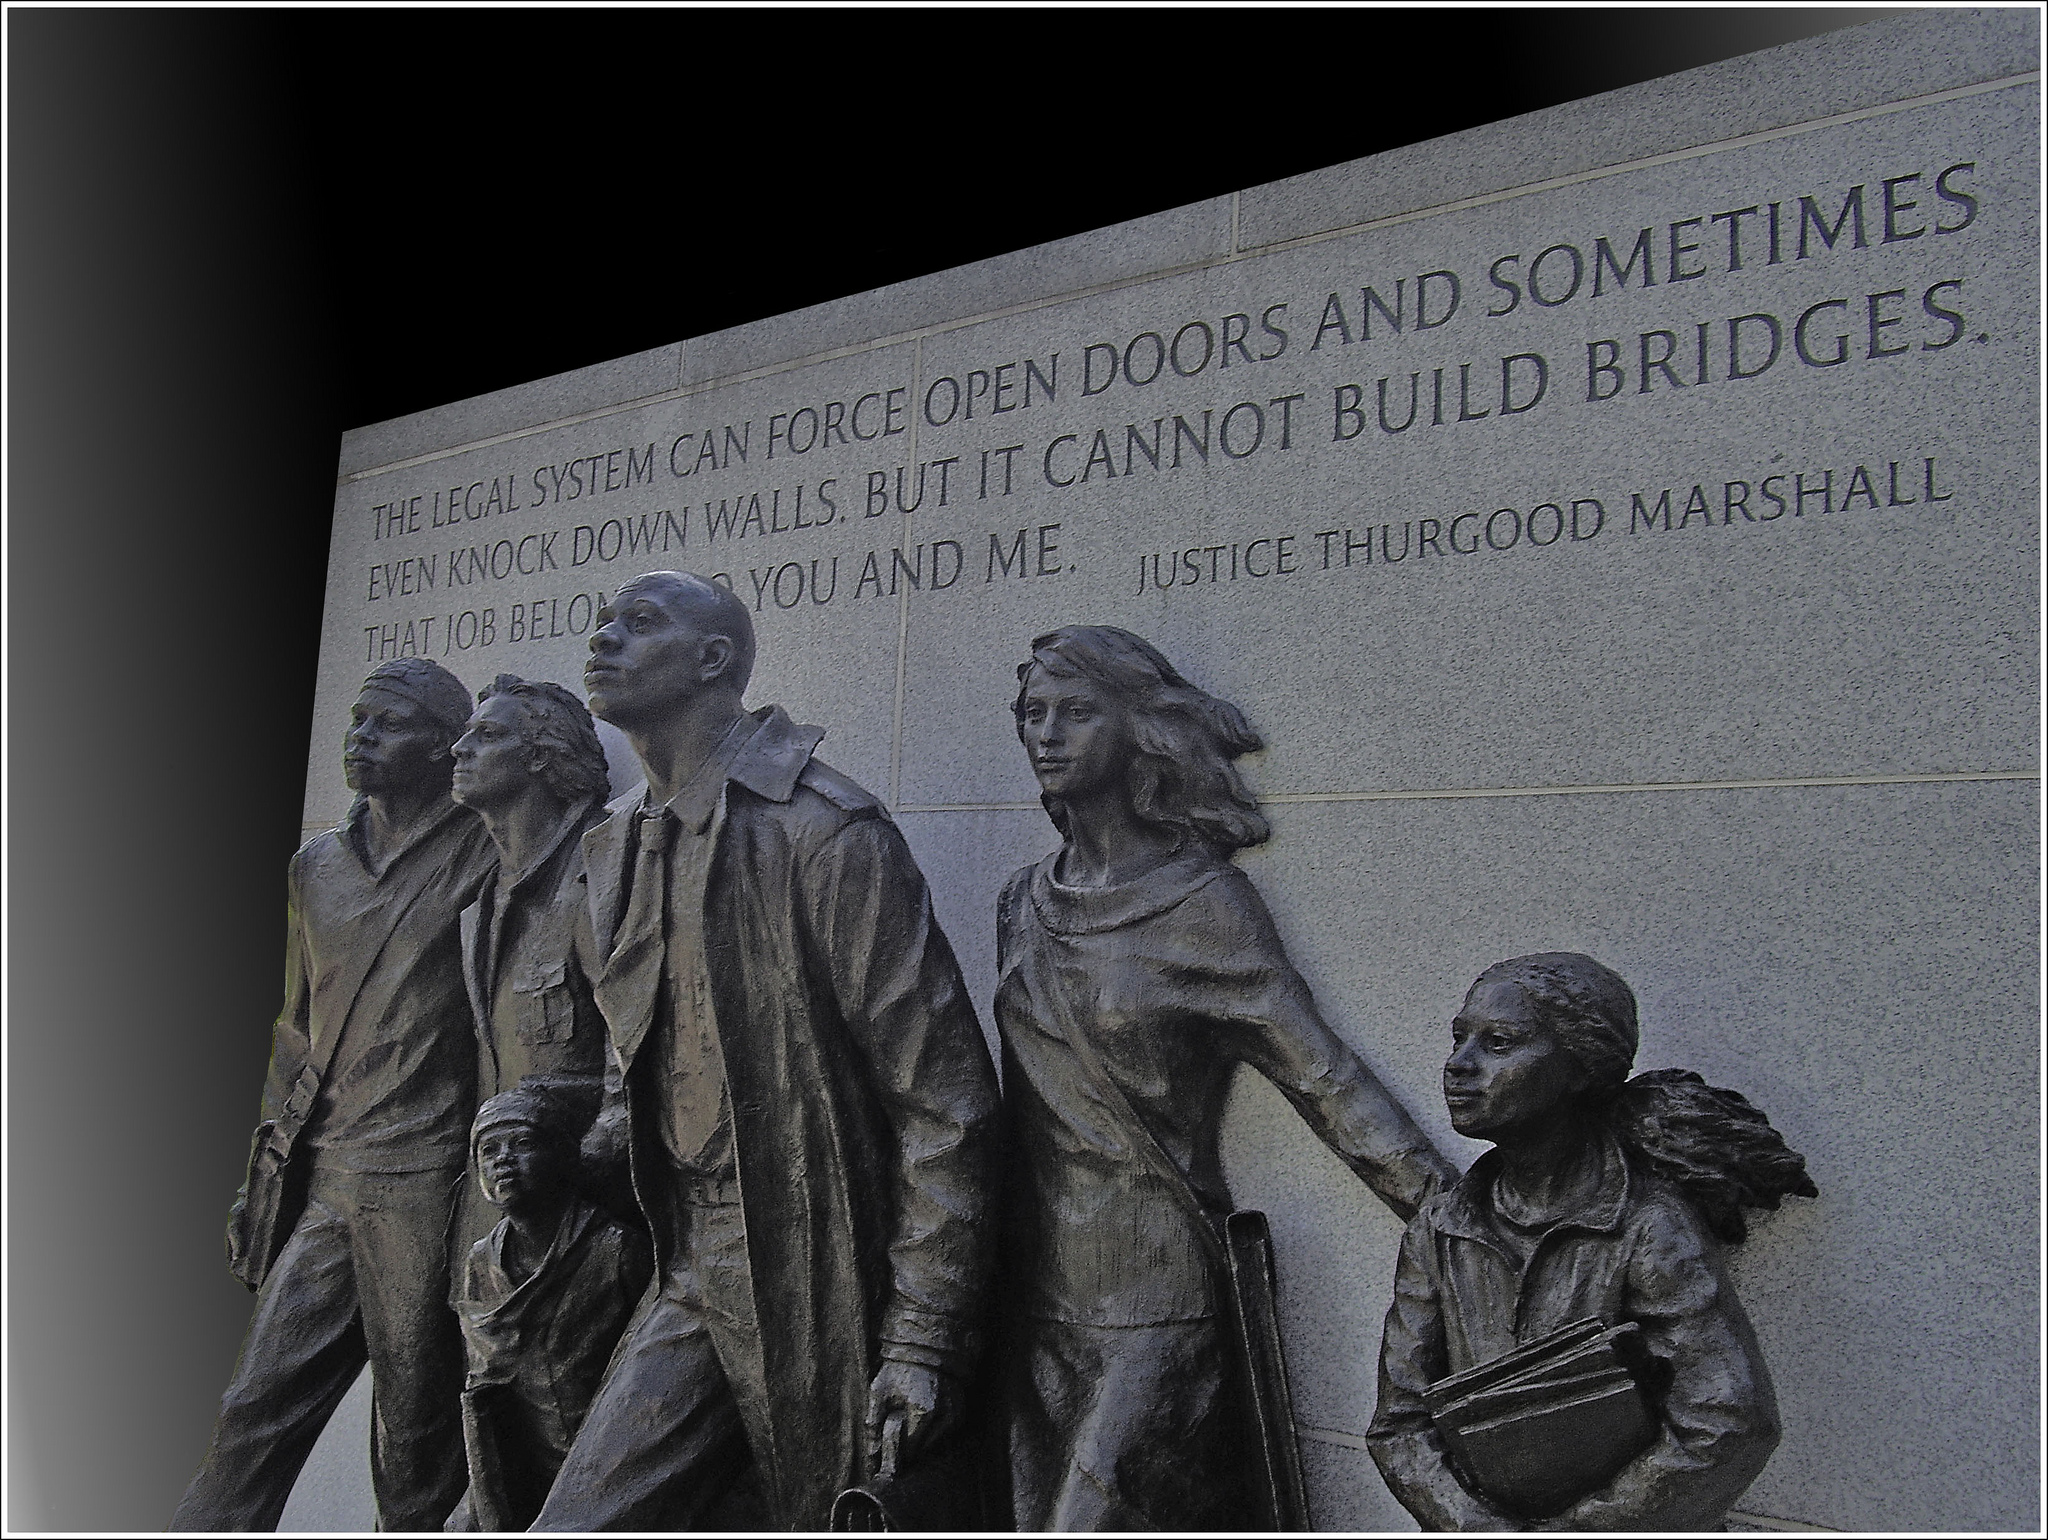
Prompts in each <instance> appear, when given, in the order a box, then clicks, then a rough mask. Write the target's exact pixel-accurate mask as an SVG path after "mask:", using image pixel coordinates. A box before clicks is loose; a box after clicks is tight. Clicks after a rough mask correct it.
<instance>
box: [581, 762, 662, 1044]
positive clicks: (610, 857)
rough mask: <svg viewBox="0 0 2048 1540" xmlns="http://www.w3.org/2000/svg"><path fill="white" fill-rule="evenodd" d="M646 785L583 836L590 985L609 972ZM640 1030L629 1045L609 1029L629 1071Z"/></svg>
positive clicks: (619, 802) (615, 805) (629, 794)
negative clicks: (591, 949) (593, 958)
mask: <svg viewBox="0 0 2048 1540" xmlns="http://www.w3.org/2000/svg"><path fill="white" fill-rule="evenodd" d="M646 797H647V783H646V782H644V781H643V782H641V783H640V784H639V785H638V786H635V787H634V788H633V789H632V790H631V791H629V792H627V793H626V794H625V795H624V796H622V797H619V798H617V799H616V800H614V801H613V802H612V803H611V804H610V805H609V806H608V808H607V809H606V811H607V812H608V813H609V814H610V816H609V817H607V818H606V819H605V821H604V822H603V823H601V824H598V825H597V826H596V827H595V828H592V829H590V830H588V831H586V832H585V834H584V836H583V867H584V872H585V874H586V876H587V878H588V880H589V885H590V886H589V893H590V933H591V936H592V938H593V939H594V940H595V942H596V944H597V959H598V968H597V974H596V977H595V978H593V979H592V980H591V982H592V983H593V984H596V983H598V982H600V981H601V980H602V979H603V977H604V975H605V973H606V972H607V971H608V970H609V967H610V963H611V957H612V951H613V944H614V943H615V942H616V940H617V939H618V928H619V919H620V917H621V915H623V913H624V912H625V903H624V892H623V890H624V886H625V875H626V857H627V850H626V846H627V833H628V830H629V829H630V828H631V826H632V822H633V811H634V809H635V808H637V807H639V806H640V804H641V803H642V802H643V801H645V800H646ZM637 1025H639V1026H640V1028H641V1030H640V1033H639V1034H638V1035H635V1036H634V1037H633V1038H632V1040H631V1041H630V1042H628V1041H625V1040H624V1039H622V1038H621V1037H620V1035H619V1032H618V1030H617V1029H616V1028H614V1029H613V1030H612V1042H613V1045H614V1046H615V1047H616V1048H617V1049H618V1051H619V1058H620V1061H621V1062H622V1064H623V1065H624V1066H625V1067H626V1068H628V1069H630V1068H631V1067H632V1064H633V1056H634V1055H635V1054H636V1053H638V1052H639V1051H640V1041H641V1038H642V1037H644V1036H645V1025H646V1024H645V1023H639V1024H637Z"/></svg>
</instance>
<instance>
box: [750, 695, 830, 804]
mask: <svg viewBox="0 0 2048 1540" xmlns="http://www.w3.org/2000/svg"><path fill="white" fill-rule="evenodd" d="M751 714H752V716H753V718H754V720H755V721H756V722H759V723H760V724H761V725H760V728H759V730H758V731H756V732H755V734H754V735H753V736H752V737H751V738H749V739H748V740H747V741H746V745H745V747H743V748H742V749H741V750H740V751H739V755H738V757H737V758H735V759H734V760H733V762H732V768H731V769H730V770H728V771H727V772H726V779H727V780H729V781H737V782H738V783H739V784H740V785H742V786H744V787H746V788H747V790H748V791H751V792H753V793H754V795H756V796H758V797H766V798H767V799H768V800H769V801H770V802H787V801H788V800H789V799H790V798H791V797H793V796H795V795H796V783H797V780H798V779H799V778H800V777H801V776H802V775H803V773H804V766H805V765H808V764H809V763H810V762H811V755H812V754H813V753H814V752H815V751H816V750H817V747H818V742H819V740H820V739H822V738H823V737H824V736H825V729H824V728H822V727H803V726H800V725H798V724H797V723H795V722H792V721H791V720H790V718H789V713H788V712H786V711H784V710H783V709H782V708H781V707H780V706H763V707H762V708H761V709H760V710H759V711H756V712H753V713H751Z"/></svg>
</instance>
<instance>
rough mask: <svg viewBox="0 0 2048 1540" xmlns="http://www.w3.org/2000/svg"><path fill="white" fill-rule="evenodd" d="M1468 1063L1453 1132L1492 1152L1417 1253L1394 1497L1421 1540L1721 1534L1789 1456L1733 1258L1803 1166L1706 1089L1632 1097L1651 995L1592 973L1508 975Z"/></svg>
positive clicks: (1377, 1419)
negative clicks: (1772, 1464)
mask: <svg viewBox="0 0 2048 1540" xmlns="http://www.w3.org/2000/svg"><path fill="white" fill-rule="evenodd" d="M1451 1038H1452V1045H1453V1046H1452V1050H1451V1056H1450V1059H1449V1061H1448V1062H1447V1063H1446V1064H1445V1065H1444V1100H1445V1102H1446V1103H1448V1105H1449V1107H1450V1113H1451V1124H1452V1126H1453V1127H1454V1128H1456V1129H1457V1130H1458V1132H1459V1133H1461V1134H1464V1135H1465V1136H1467V1137H1468V1138H1472V1139H1485V1140H1490V1141H1491V1142H1492V1143H1493V1146H1494V1148H1493V1149H1492V1150H1490V1151H1488V1152H1487V1153H1486V1154H1484V1155H1482V1156H1480V1157H1479V1159H1478V1160H1477V1161H1475V1162H1474V1163H1473V1165H1472V1169H1471V1170H1470V1171H1468V1172H1467V1173H1466V1174H1465V1177H1464V1179H1463V1180H1462V1181H1460V1182H1459V1183H1458V1184H1457V1185H1456V1186H1455V1187H1452V1188H1450V1189H1449V1190H1448V1191H1445V1192H1443V1193H1440V1194H1438V1195H1437V1196H1436V1197H1434V1198H1432V1199H1431V1200H1430V1201H1429V1202H1427V1203H1425V1204H1424V1205H1423V1207H1422V1211H1421V1212H1420V1213H1419V1214H1417V1215H1416V1217H1415V1220H1414V1223H1413V1224H1411V1225H1410V1226H1409V1229H1408V1234H1407V1237H1406V1238H1405V1240H1404V1241H1403V1242H1402V1246H1401V1259H1400V1264H1399V1267H1398V1269H1397V1272H1396V1276H1395V1283H1394V1303H1393V1307H1392V1308H1391V1309H1390V1310H1389V1311H1388V1312H1387V1324H1386V1332H1385V1335H1384V1338H1383V1340H1382V1345H1381V1350H1380V1398H1379V1409H1378V1412H1377V1413H1376V1414H1375V1416H1374V1418H1373V1422H1372V1428H1371V1431H1370V1433H1369V1435H1368V1437H1369V1438H1370V1440H1371V1444H1372V1454H1373V1459H1374V1460H1375V1462H1377V1464H1378V1465H1379V1468H1380V1473H1381V1474H1382V1475H1383V1476H1384V1477H1385V1478H1386V1481H1387V1485H1388V1487H1389V1488H1391V1489H1392V1491H1393V1494H1394V1496H1395V1497H1396V1498H1398V1499H1399V1500H1400V1502H1401V1505H1402V1506H1403V1507H1405V1508H1406V1509H1407V1510H1408V1511H1409V1512H1410V1513H1412V1514H1413V1515H1414V1516H1415V1517H1416V1519H1417V1520H1418V1521H1419V1522H1420V1523H1421V1525H1422V1527H1423V1528H1424V1529H1432V1530H1452V1529H1462V1530H1473V1529H1477V1530H1515V1529H1545V1530H1566V1531H1570V1530H1614V1529H1627V1530H1701V1529H1712V1528H1716V1527H1718V1526H1719V1525H1720V1523H1721V1521H1722V1519H1723V1518H1724V1517H1725V1516H1726V1514H1727V1512H1728V1510H1729V1508H1730V1507H1732V1506H1733V1504H1734V1502H1735V1500H1736V1499H1737V1498H1738V1497H1740V1496H1741V1495H1742V1493H1743V1491H1744V1489H1746V1488H1747V1487H1748V1486H1749V1484H1750V1483H1751V1482H1752V1481H1754V1480H1755V1479H1756V1477H1757V1475H1758V1474H1759V1473H1760V1472H1761V1471H1762V1470H1763V1468H1764V1463H1765V1462H1766V1461H1767V1460H1768V1459H1769V1458H1770V1455H1771V1451H1772V1450H1773V1449H1774V1448H1775V1447H1776V1446H1777V1442H1778V1431H1779V1430H1778V1414H1777V1403H1776V1401H1775V1399H1774V1397H1773V1395H1772V1391H1771V1381H1770V1375H1769V1374H1768V1373H1767V1372H1766V1370H1765V1368H1764V1361H1763V1355H1762V1353H1761V1352H1760V1351H1759V1350H1758V1348H1757V1342H1756V1334H1755V1333H1754V1332H1753V1331H1752V1330H1751V1329H1750V1324H1749V1318H1748V1317H1747V1316H1746V1315H1744V1314H1743V1310H1742V1305H1741V1303H1740V1301H1738V1300H1737V1299H1736V1297H1735V1291H1734V1289H1733V1288H1732V1287H1731V1286H1730V1284H1729V1281H1728V1276H1727V1273H1726V1271H1725V1270H1724V1268H1723V1266H1722V1261H1721V1247H1722V1245H1723V1244H1724V1243H1725V1244H1731V1245H1732V1244H1735V1243H1737V1242H1740V1241H1741V1240H1742V1239H1744V1237H1745V1235H1746V1234H1747V1225H1746V1223H1745V1221H1744V1218H1743V1212H1742V1211H1743V1210H1744V1209H1745V1208H1763V1209H1774V1208H1776V1207H1777V1206H1778V1203H1779V1200H1780V1199H1781V1198H1782V1197H1784V1196H1785V1195H1786V1194H1788V1193H1798V1194H1801V1195H1803V1196H1806V1197H1812V1196H1814V1186H1813V1183H1812V1181H1811V1180H1810V1179H1809V1178H1808V1177H1807V1175H1806V1163H1805V1161H1803V1160H1802V1159H1801V1158H1800V1157H1799V1156H1798V1155H1797V1154H1795V1153H1794V1152H1793V1151H1792V1150H1790V1149H1788V1148H1787V1147H1786V1145H1785V1141H1784V1140H1783V1139H1782V1138H1781V1137H1780V1136H1779V1135H1778V1133H1777V1131H1776V1130H1775V1129H1773V1128H1772V1127H1771V1125H1770V1122H1769V1121H1768V1120H1767V1119H1766V1118H1765V1117H1764V1115H1763V1114H1762V1113H1761V1112H1759V1111H1758V1110H1757V1109H1756V1108H1754V1107H1752V1106H1751V1105H1750V1104H1749V1103H1748V1102H1747V1101H1746V1100H1744V1099H1743V1098H1742V1097H1741V1096H1739V1095H1738V1094H1736V1093H1735V1092H1733V1091H1724V1090H1720V1089H1718V1088H1716V1087H1714V1086H1710V1085H1708V1084H1707V1083H1706V1082H1705V1081H1703V1080H1702V1079H1701V1078H1700V1077H1699V1076H1698V1075H1696V1074H1693V1073H1692V1072H1691V1071H1689V1070H1653V1071H1651V1072H1649V1073H1648V1074H1642V1075H1637V1076H1636V1077H1635V1078H1634V1079H1630V1078H1629V1069H1630V1067H1631V1065H1632V1064H1633V1063H1634V1060H1635V1054H1636V1043H1637V1025H1636V999H1635V995H1634V993H1633V992H1632V991H1631V990H1630V989H1629V987H1628V985H1627V984H1626V983H1624V982H1623V981H1622V979H1621V977H1620V976H1619V975H1618V974H1616V973H1614V972H1613V971H1612V970H1611V969H1608V968H1605V967H1602V966H1601V965H1600V964H1599V963H1597V962H1595V961H1594V960H1593V959H1592V958H1590V957H1587V956H1584V955H1583V954H1580V953H1577V952H1542V953H1537V954H1535V955H1532V956H1528V957H1516V958H1512V959H1510V960H1509V961H1507V962H1501V963H1495V964H1494V965H1493V966H1492V967H1491V968H1488V969H1487V970H1486V971H1485V972H1484V973H1482V974H1481V975H1480V976H1479V979H1478V982H1477V983H1475V984H1474V985H1473V986H1472V989H1471V992H1470V993H1469V994H1468V995H1467V996H1466V997H1465V1004H1464V1008H1463V1009H1462V1010H1460V1011H1459V1013H1458V1016H1457V1019H1456V1020H1455V1021H1454V1022H1453V1023H1452V1027H1451Z"/></svg>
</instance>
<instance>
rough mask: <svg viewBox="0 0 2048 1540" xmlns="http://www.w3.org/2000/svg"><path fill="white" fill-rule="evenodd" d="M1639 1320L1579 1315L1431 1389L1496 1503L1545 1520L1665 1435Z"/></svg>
mask: <svg viewBox="0 0 2048 1540" xmlns="http://www.w3.org/2000/svg"><path fill="white" fill-rule="evenodd" d="M1646 1357H1647V1355H1646V1354H1645V1352H1644V1349H1643V1347H1642V1332H1641V1328H1640V1327H1638V1326H1637V1325H1636V1324H1635V1323H1634V1322H1632V1321H1631V1322H1627V1323H1625V1324H1623V1325H1620V1326H1607V1325H1606V1324H1604V1323H1603V1322H1601V1321H1600V1320H1598V1319H1594V1318H1589V1319H1587V1320H1583V1321H1574V1322H1572V1324H1571V1325H1569V1326H1563V1327H1559V1328H1558V1329H1557V1330H1556V1331H1554V1332H1551V1333H1549V1334H1548V1335H1547V1336H1543V1337H1539V1338H1537V1339H1536V1340H1535V1341H1534V1342H1529V1343H1524V1344H1523V1345H1522V1346H1521V1347H1518V1348H1516V1349H1515V1350H1514V1351H1513V1352H1510V1353H1505V1354H1503V1355H1502V1356H1501V1357H1499V1358H1496V1359H1494V1360H1493V1361H1492V1362H1490V1363H1483V1364H1477V1365H1475V1366H1474V1367H1472V1368H1470V1369H1465V1370H1462V1371H1460V1372H1459V1373H1457V1374H1453V1375H1451V1376H1450V1377H1449V1378H1447V1379H1441V1380H1438V1381H1437V1382H1436V1383H1435V1384H1434V1385H1432V1386H1430V1387H1429V1389H1427V1390H1425V1391H1424V1392H1423V1393H1422V1400H1423V1404H1424V1405H1425V1406H1427V1407H1428V1408H1429V1414H1430V1416H1431V1418H1432V1419H1434V1421H1435V1423H1436V1427H1437V1431H1438V1432H1439V1433H1441V1434H1442V1435H1443V1440H1444V1444H1445V1446H1446V1447H1447V1448H1448V1449H1449V1451H1450V1454H1451V1457H1452V1459H1453V1460H1454V1461H1455V1462H1456V1463H1457V1465H1458V1466H1459V1467H1460V1471H1461V1474H1462V1475H1463V1476H1464V1477H1465V1479H1466V1480H1467V1481H1468V1482H1469V1483H1470V1484H1471V1485H1472V1486H1473V1488H1474V1489H1475V1490H1476V1491H1478V1492H1479V1494H1480V1495H1482V1496H1483V1497H1485V1498H1487V1499H1488V1500H1489V1501H1491V1502H1493V1503H1494V1504H1495V1505H1497V1506H1499V1507H1501V1508H1504V1509H1506V1510H1507V1511H1509V1512H1510V1513H1513V1514H1516V1515H1518V1516H1519V1517H1522V1518H1530V1519H1542V1518H1548V1517H1550V1516H1551V1515H1552V1514H1555V1513H1558V1512H1561V1511H1562V1510H1563V1509H1565V1508H1568V1507H1570V1506H1571V1505H1572V1504H1573V1503H1575V1502H1577V1501H1578V1500H1579V1499H1580V1498H1582V1497H1585V1496H1587V1495H1588V1494H1589V1493H1592V1492H1596V1491H1598V1490H1599V1489H1600V1488H1601V1487H1603V1486H1605V1485H1606V1484H1607V1482H1608V1481H1609V1480H1610V1479H1612V1478H1613V1476H1614V1474H1615V1472H1617V1471H1619V1470H1620V1469H1621V1468H1622V1467H1623V1466H1624V1465H1626V1464H1628V1462H1629V1461H1630V1460H1632V1459H1634V1458H1635V1457H1636V1456H1637V1455H1638V1454H1641V1453H1642V1452H1643V1450H1644V1449H1645V1448H1647V1447H1648V1446H1649V1444H1650V1442H1651V1440H1653V1439H1654V1438H1655V1437H1656V1436H1657V1427H1658V1419H1657V1412H1656V1408H1655V1407H1654V1406H1653V1405H1652V1403H1651V1399H1650V1397H1649V1396H1648V1395H1647V1394H1646V1393H1645V1391H1644V1388H1643V1383H1642V1382H1643V1378H1645V1377H1646V1376H1644V1375H1643V1373H1642V1371H1643V1370H1644V1369H1645V1368H1646V1367H1647V1364H1646Z"/></svg>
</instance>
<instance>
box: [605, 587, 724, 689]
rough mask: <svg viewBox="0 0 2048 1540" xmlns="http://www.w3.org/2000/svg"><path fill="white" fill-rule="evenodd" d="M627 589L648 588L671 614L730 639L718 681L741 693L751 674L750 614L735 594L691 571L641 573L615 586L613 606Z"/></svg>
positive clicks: (702, 629) (707, 633)
mask: <svg viewBox="0 0 2048 1540" xmlns="http://www.w3.org/2000/svg"><path fill="white" fill-rule="evenodd" d="M630 590H651V591H652V592H653V593H654V594H656V595H657V596H658V600H657V602H659V603H660V604H661V606H662V608H663V609H665V610H667V611H668V612H669V613H670V614H671V615H674V616H676V617H677V618H679V619H685V620H688V621H689V622H690V624H691V625H693V626H695V627H696V628H697V629H698V630H699V631H700V632H702V633H704V634H705V635H707V636H722V637H724V638H725V639H726V640H727V641H729V642H731V643H732V661H731V662H730V663H728V664H727V665H726V669H725V673H724V674H723V675H722V676H720V680H719V682H720V683H721V684H724V685H727V686H729V687H730V688H732V689H734V690H737V691H740V692H741V693H743V694H744V693H745V691H746V688H747V681H748V680H749V679H750V678H752V677H753V673H754V617H753V616H751V615H749V614H748V613H747V607H746V605H745V604H744V603H743V602H742V601H741V599H740V596H739V595H738V594H736V593H734V592H733V591H732V590H731V589H730V588H727V587H726V586H725V585H724V584H722V583H714V582H712V581H711V580H710V579H709V578H703V577H699V576H698V575H697V574H696V573H694V572H643V573H641V574H640V575H639V576H638V577H636V578H630V579H628V580H627V581H626V582H624V583H621V584H620V585H619V591H618V593H617V594H615V595H614V596H613V598H612V603H613V605H614V606H616V605H617V604H618V603H619V601H620V600H621V599H623V598H624V597H625V595H626V593H627V592H628V591H630Z"/></svg>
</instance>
